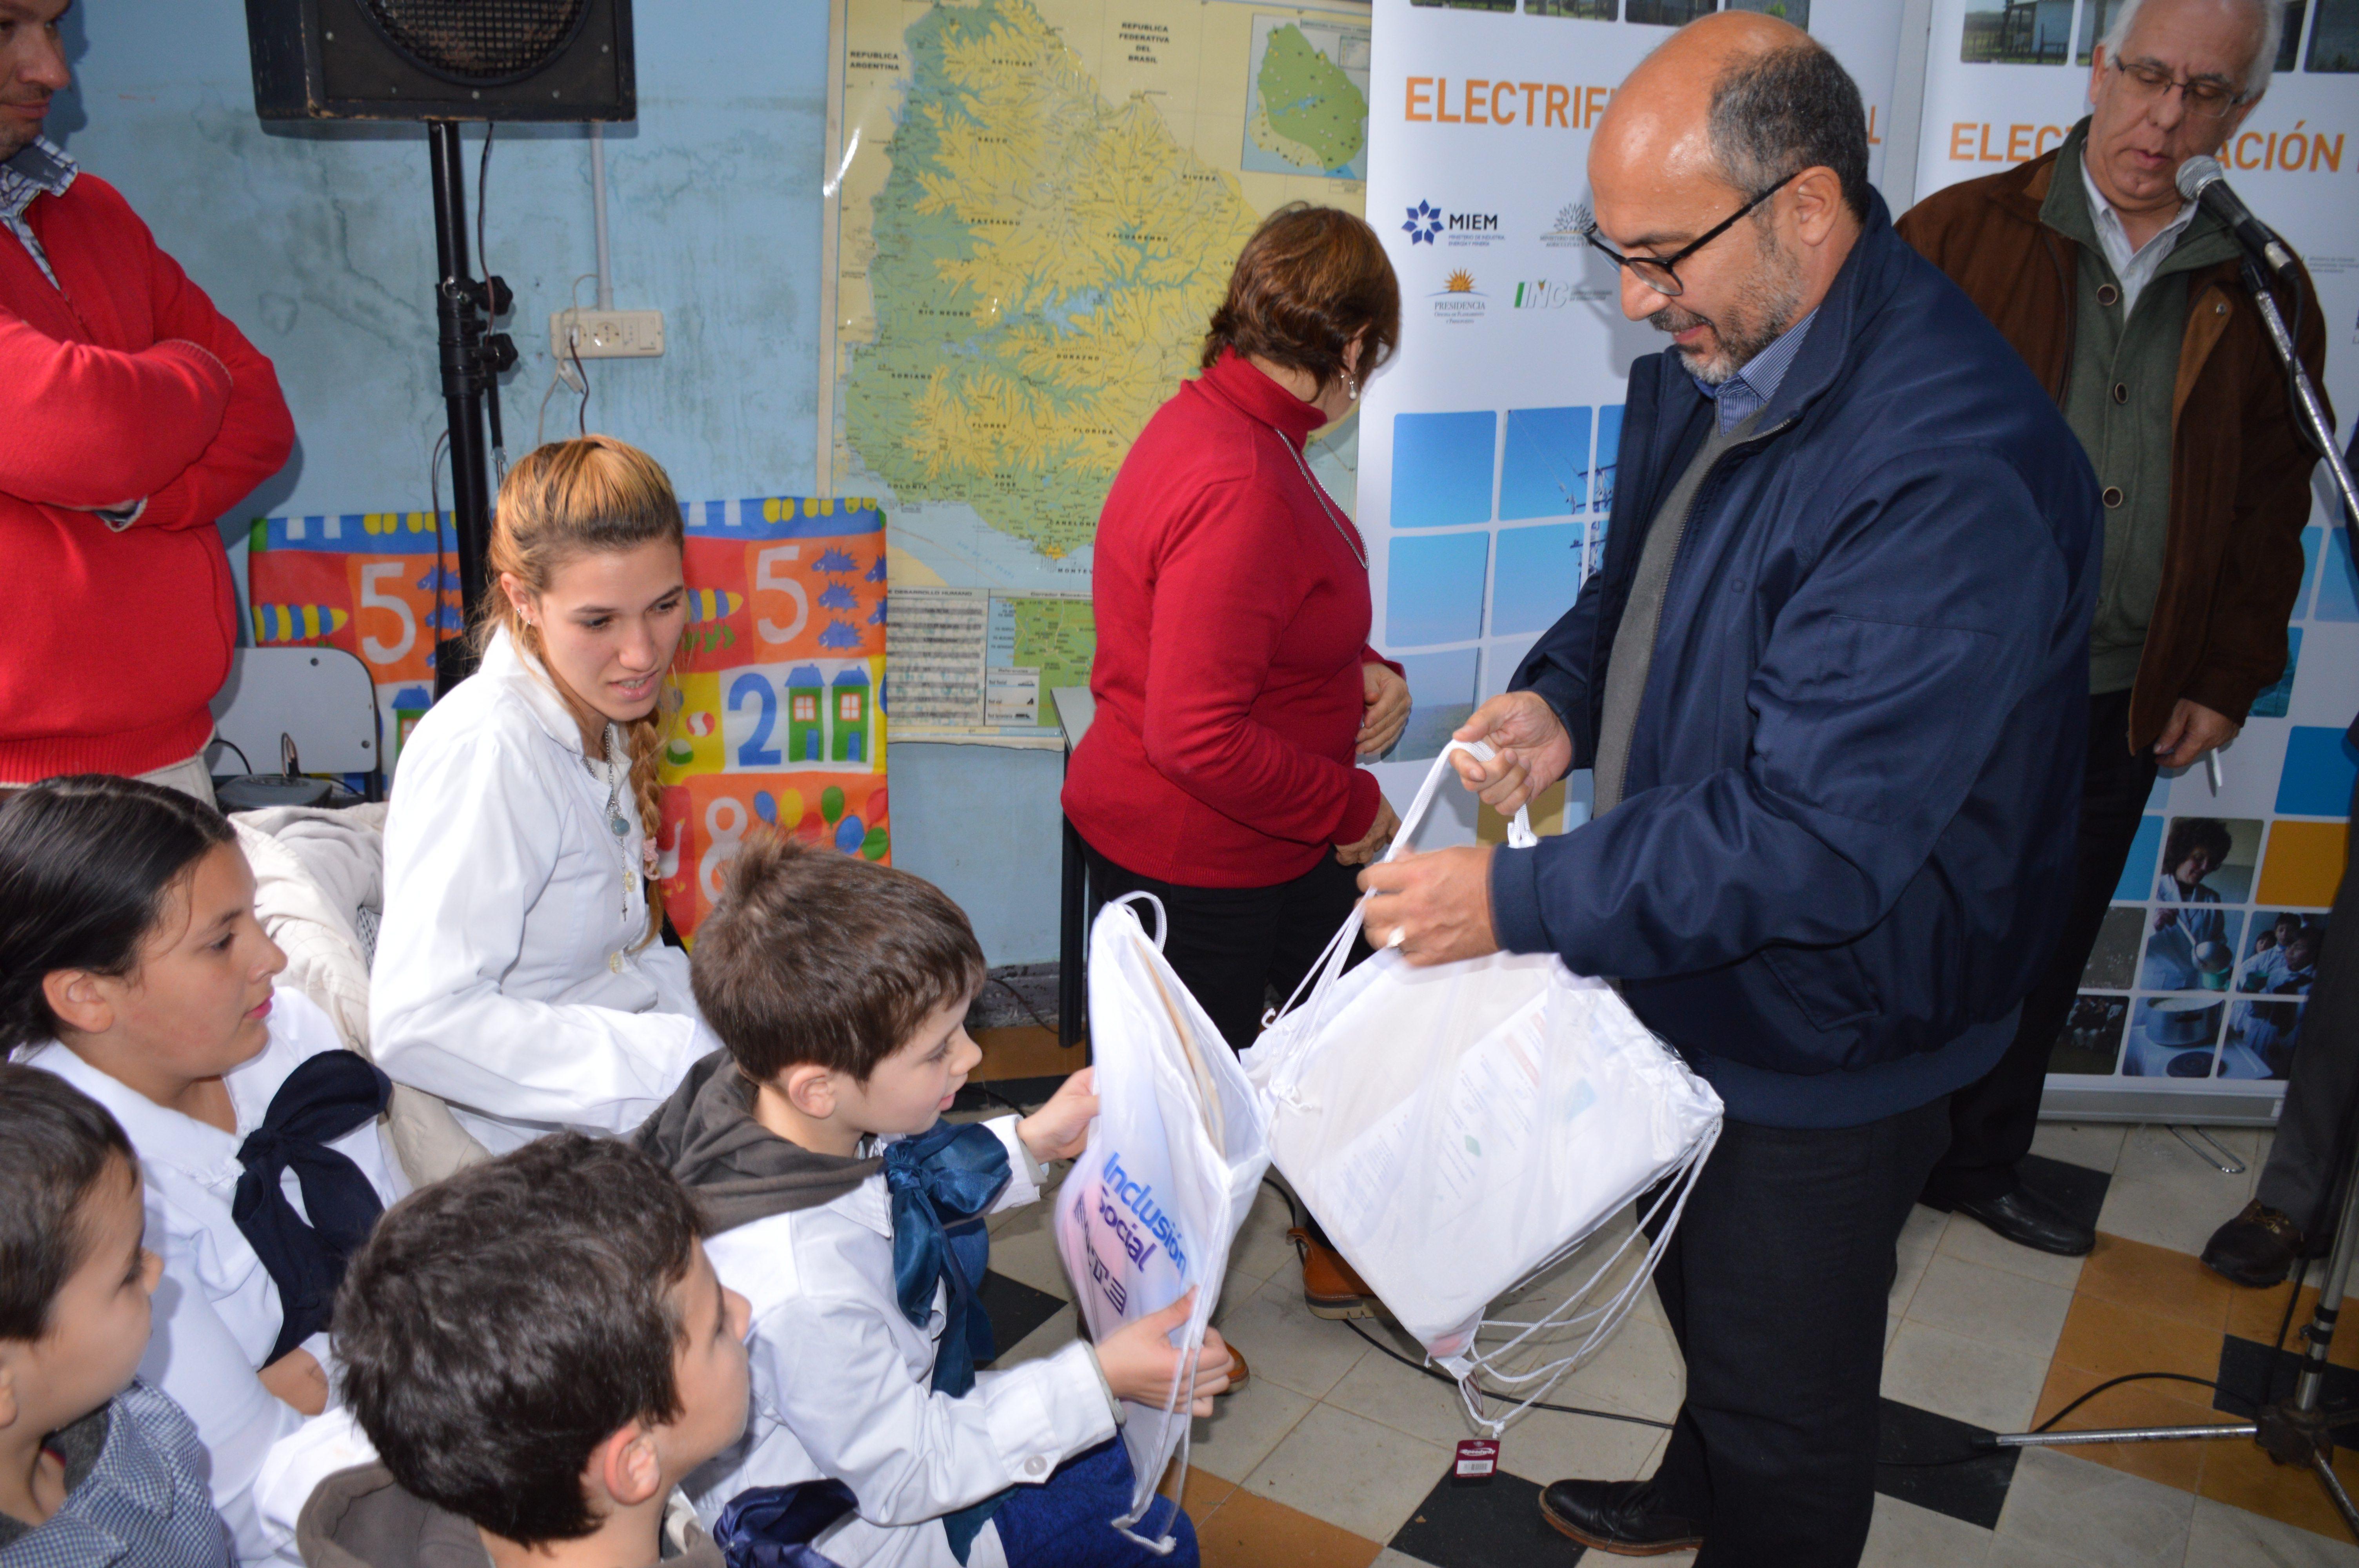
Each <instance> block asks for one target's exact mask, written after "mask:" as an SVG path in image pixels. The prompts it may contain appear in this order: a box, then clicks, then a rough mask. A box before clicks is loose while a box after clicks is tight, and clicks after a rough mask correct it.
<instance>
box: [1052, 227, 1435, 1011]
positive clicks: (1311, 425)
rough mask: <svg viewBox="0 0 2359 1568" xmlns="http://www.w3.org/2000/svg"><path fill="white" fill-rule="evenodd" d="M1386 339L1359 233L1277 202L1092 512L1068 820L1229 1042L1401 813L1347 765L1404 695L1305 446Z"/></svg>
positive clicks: (1385, 732) (1384, 316) (1360, 571)
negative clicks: (1198, 344)
mask: <svg viewBox="0 0 2359 1568" xmlns="http://www.w3.org/2000/svg"><path fill="white" fill-rule="evenodd" d="M1399 331H1400V289H1399V286H1398V285H1397V283H1396V282H1395V280H1394V277H1393V270H1392V264H1391V263H1390V262H1388V261H1386V258H1385V253H1384V250H1383V247H1382V246H1381V245H1380V244H1379V243H1377V240H1376V236H1375V232H1374V231H1372V230H1370V229H1369V227H1368V226H1367V225H1366V224H1365V223H1364V222H1361V221H1360V220H1359V219H1357V218H1355V217H1353V216H1352V215H1351V214H1349V213H1346V212H1341V211H1335V210H1334V209H1332V208H1323V207H1305V206H1299V205H1296V206H1289V207H1285V208H1281V209H1279V210H1278V211H1277V212H1275V213H1273V214H1271V216H1270V217H1269V219H1268V220H1267V221H1266V222H1264V223H1263V224H1262V226H1261V227H1260V229H1259V230H1257V231H1256V232H1255V234H1254V236H1253V238H1252V239H1250V240H1248V241H1247V242H1246V243H1245V250H1244V252H1243V253H1242V254H1240V255H1239V256H1238V258H1237V265H1236V270H1235V272H1234V275H1232V276H1231V277H1230V279H1229V292H1228V298H1227V299H1226V300H1225V301H1224V302H1223V304H1222V306H1221V308H1220V309H1219V310H1217V311H1216V312H1214V313H1213V316H1212V329H1211V330H1210V331H1209V332H1208V333H1207V334H1206V336H1205V339H1204V357H1203V369H1204V373H1203V375H1202V376H1201V378H1199V379H1197V380H1195V381H1190V382H1183V383H1182V384H1180V391H1179V394H1178V395H1176V396H1174V397H1173V398H1172V399H1171V401H1170V402H1169V403H1166V404H1165V405H1164V406H1162V408H1160V409H1159V410H1158V411H1157V413H1156V415H1155V417H1154V418H1152V419H1150V420H1149V421H1147V428H1146V429H1145V430H1144V431H1142V432H1141V433H1140V435H1139V438H1138V440H1137V442H1136V445H1134V446H1133V447H1132V448H1131V449H1130V455H1129V457H1128V458H1126V459H1125V460H1124V462H1123V466H1122V472H1121V473H1120V474H1119V475H1118V476H1116V478H1115V480H1114V489H1113V491H1112V492H1110V493H1109V494H1108V495H1107V497H1106V504H1105V512H1104V514H1103V516H1102V517H1101V518H1100V520H1099V523H1098V533H1097V554H1096V565H1095V570H1094V576H1093V596H1094V599H1095V601H1096V609H1097V637H1098V643H1097V658H1096V662H1095V663H1094V664H1093V665H1092V666H1091V670H1090V690H1091V693H1092V695H1093V697H1096V699H1097V716H1096V718H1095V719H1093V721H1092V723H1091V726H1090V730H1089V733H1088V734H1087V735H1086V736H1084V737H1083V738H1082V743H1081V745H1080V746H1079V747H1078V748H1076V749H1075V751H1074V752H1073V756H1072V762H1071V766H1070V768H1069V770H1068V773H1067V776H1066V783H1065V794H1064V805H1065V815H1066V816H1068V817H1070V818H1071V821H1072V824H1073V826H1074V827H1075V828H1076V829H1078V830H1079V831H1080V833H1081V836H1082V839H1083V841H1084V842H1085V843H1086V844H1087V846H1088V848H1089V862H1090V900H1091V903H1092V906H1093V913H1094V909H1095V906H1097V905H1100V904H1103V903H1104V901H1105V900H1106V899H1108V898H1111V897H1115V896H1118V895H1120V894H1122V893H1125V892H1134V891H1137V890H1141V889H1143V890H1145V891H1147V892H1153V893H1154V894H1156V895H1157V896H1158V898H1160V899H1161V900H1162V901H1163V905H1164V908H1165V910H1166V912H1167V913H1168V915H1169V922H1170V930H1169V935H1168V937H1167V940H1166V942H1165V945H1164V956H1165V957H1167V958H1169V960H1170V962H1171V966H1172V968H1174V969H1176V970H1177V971H1178V972H1179V974H1180V979H1182V980H1183V981H1184V982H1186V984H1187V986H1188V989H1190V991H1192V992H1193V993H1194V994H1195V997H1196V1000H1198V1001H1200V1002H1201V1003H1202V1004H1203V1007H1204V1011H1206V1012H1208V1013H1209V1014H1211V1015H1212V1021H1213V1022H1215V1023H1217V1024H1218V1025H1220V1028H1221V1032H1222V1033H1223V1035H1225V1036H1226V1037H1227V1039H1228V1042H1229V1044H1230V1045H1231V1046H1233V1047H1236V1048H1239V1049H1242V1048H1243V1047H1244V1046H1245V1045H1248V1044H1252V1042H1253V1038H1254V1036H1255V1034H1256V1033H1258V1032H1259V1030H1260V1027H1261V1014H1262V1009H1263V1005H1264V1002H1263V996H1264V992H1265V989H1271V988H1274V989H1276V991H1277V994H1278V995H1279V996H1280V997H1281V998H1283V997H1284V996H1285V995H1287V994H1288V992H1290V991H1291V990H1292V989H1294V987H1295V985H1296V983H1297V982H1298V981H1299V980H1300V979H1301V978H1302V977H1303V975H1304V973H1305V972H1307V971H1308V969H1309V968H1310V963H1311V961H1312V960H1313V959H1314V958H1315V957H1317V956H1318V954H1319V952H1320V950H1321V948H1322V947H1324V946H1326V944H1327V942H1328V940H1329V938H1331V937H1332V936H1333V935H1334V934H1335V931H1336V928H1337V927H1338V926H1340V925H1342V924H1343V921H1344V919H1345V918H1346V917H1347V916H1348V915H1349V914H1351V910H1352V904H1353V901H1354V900H1355V899H1356V898H1357V897H1358V888H1357V886H1356V882H1355V878H1356V877H1357V875H1358V871H1357V868H1358V867H1359V866H1361V865H1364V864H1365V863H1366V862H1367V861H1368V860H1370V859H1372V858H1373V857H1375V856H1376V855H1380V854H1382V853H1383V852H1384V849H1385V847H1386V844H1388V843H1389V842H1390V841H1391V838H1392V835H1393V831H1394V829H1395V828H1396V827H1397V826H1398V819H1397V817H1395V816H1394V815H1393V810H1392V807H1391V806H1389V805H1388V804H1386V801H1385V798H1384V796H1383V795H1382V794H1381V793H1380V792H1379V791H1378V789H1377V787H1376V780H1375V775H1374V774H1372V773H1367V772H1365V771H1364V770H1363V769H1361V768H1359V767H1357V766H1356V765H1355V759H1356V758H1357V757H1360V756H1375V755H1380V754H1381V753H1383V752H1385V751H1386V750H1387V749H1388V748H1389V747H1390V746H1391V745H1392V743H1393V742H1394V741H1396V740H1397V739H1398V738H1399V736H1400V732H1401V727H1402V725H1403V724H1404V723H1406V722H1407V720H1408V683H1407V682H1406V681H1405V680H1403V679H1402V676H1401V672H1400V666H1399V665H1395V664H1392V663H1391V662H1389V661H1387V660H1386V659H1383V658H1381V657H1379V656H1378V655H1377V654H1376V653H1375V650H1374V649H1372V648H1370V647H1369V646H1368V626H1369V601H1368V569H1367V546H1366V545H1365V544H1364V542H1363V541H1362V539H1361V537H1360V534H1359V530H1358V529H1356V528H1354V527H1353V524H1352V520H1351V518H1350V517H1349V516H1348V515H1346V514H1345V513H1344V511H1343V508H1342V507H1340V506H1338V505H1337V504H1335V503H1334V501H1333V500H1332V498H1331V497H1329V496H1328V494H1327V493H1326V492H1325V491H1324V490H1323V489H1321V486H1320V484H1319V481H1317V480H1316V479H1314V478H1313V477H1312V476H1311V473H1310V466H1309V464H1308V463H1307V462H1306V461H1305V460H1304V458H1303V455H1302V444H1303V441H1304V439H1305V438H1307V437H1309V435H1310V432H1311V431H1313V430H1315V429H1317V428H1319V427H1321V426H1322V425H1327V424H1332V422H1333V421H1335V420H1337V419H1339V418H1341V417H1343V415H1344V414H1345V413H1346V412H1347V411H1349V410H1350V408H1351V406H1352V405H1353V403H1354V402H1355V401H1356V400H1357V399H1358V397H1359V393H1360V383H1361V381H1362V379H1363V378H1364V377H1365V376H1366V375H1367V374H1369V373H1373V372H1374V371H1375V368H1376V367H1377V366H1378V365H1380V364H1382V363H1383V362H1384V361H1385V359H1386V356H1388V355H1389V354H1390V353H1391V352H1392V349H1393V344H1394V342H1395V341H1396V340H1397V337H1398V336H1399Z"/></svg>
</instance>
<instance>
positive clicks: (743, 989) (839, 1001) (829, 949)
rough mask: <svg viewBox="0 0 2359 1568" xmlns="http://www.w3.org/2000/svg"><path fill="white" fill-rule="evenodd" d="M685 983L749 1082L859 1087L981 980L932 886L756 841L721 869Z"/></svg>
mask: <svg viewBox="0 0 2359 1568" xmlns="http://www.w3.org/2000/svg"><path fill="white" fill-rule="evenodd" d="M690 975H691V977H692V979H693V980H694V983H695V987H696V1003H697V1006H698V1007H700V1008H701V1009H702V1010H703V1011H704V1018H705V1022H708V1023H710V1024H712V1031H713V1033H716V1034H718V1035H720V1036H721V1041H722V1044H724V1045H726V1046H728V1047H729V1054H730V1055H731V1057H733V1058H734V1060H735V1061H736V1063H737V1065H738V1067H739V1069H740V1070H741V1071H743V1072H744V1073H745V1076H747V1077H749V1078H752V1079H753V1080H754V1081H755V1082H756V1083H769V1082H771V1081H773V1080H774V1079H776V1078H777V1076H778V1075H779V1074H780V1073H783V1072H785V1071H786V1070H787V1069H788V1067H795V1066H801V1065H805V1064H811V1065H818V1066H822V1067H826V1068H828V1069H829V1070H831V1071H833V1072H839V1073H848V1074H850V1075H851V1076H853V1077H854V1078H857V1079H859V1080H861V1081H862V1082H866V1081H867V1078H868V1076H869V1075H870V1074H872V1073H874V1072H875V1070H876V1067H877V1065H878V1064H879V1063H881V1062H883V1061H884V1060H885V1058H886V1057H887V1056H890V1055H891V1054H893V1053H894V1052H896V1051H897V1050H899V1049H900V1048H901V1047H902V1046H904V1045H906V1044H908V1043H909V1040H910V1038H911V1036H913V1035H914V1034H916V1033H917V1031H918V1026H919V1024H920V1023H923V1022H925V1021H926V1019H927V1018H928V1016H929V1015H930V1014H932V1013H935V1012H938V1011H940V1010H941V1009H943V1008H945V1007H949V1006H951V1005H952V1004H954V1003H957V1002H961V1001H963V1000H966V999H967V998H969V997H972V996H973V995H974V993H975V992H976V991H978V990H980V989H983V980H984V963H983V947H982V946H981V945H980V944H979V943H977V942H976V941H975V939H974V928H973V926H971V925H968V924H967V919H966V915H965V914H964V913H963V912H962V911H961V910H960V908H959V906H958V905H957V904H955V903H951V900H950V897H949V895H948V894H946V893H944V892H942V890H941V889H940V888H938V887H936V886H934V884H933V883H931V882H929V881H926V880H924V879H923V878H921V877H914V876H911V875H910V874H909V873H908V872H907V871H895V870H894V869H893V868H892V867H890V866H880V865H877V864H876V863H875V862H874V861H870V860H860V859H858V858H857V857H855V856H852V855H845V854H841V853H839V852H837V851H835V850H833V849H810V848H807V847H805V846H804V845H802V844H799V843H798V842H796V841H795V840H793V839H791V838H786V837H785V836H784V835H781V834H774V833H764V834H759V835H754V836H749V837H748V838H746V840H745V848H744V849H742V850H740V851H739V853H738V855H737V858H736V859H735V860H733V861H731V862H730V865H729V870H728V873H727V880H726V884H725V885H724V886H723V889H722V893H721V898H720V902H719V903H718V904H717V905H716V906H715V907H714V909H713V911H712V914H708V915H707V916H705V918H704V922H703V924H702V925H700V926H698V927H697V932H696V952H695V956H694V957H693V958H692V959H691V960H690Z"/></svg>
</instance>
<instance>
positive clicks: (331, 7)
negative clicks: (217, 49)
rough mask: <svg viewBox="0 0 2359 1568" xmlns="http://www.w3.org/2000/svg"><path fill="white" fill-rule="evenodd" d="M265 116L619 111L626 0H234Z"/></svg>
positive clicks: (627, 98)
mask: <svg viewBox="0 0 2359 1568" xmlns="http://www.w3.org/2000/svg"><path fill="white" fill-rule="evenodd" d="M245 29H246V39H247V42H248V43H249V44H250V45H251V46H252V49H253V52H254V107H255V113H256V114H260V115H261V116H262V118H264V119H266V120H572V121H581V120H629V119H633V118H636V115H637V114H638V85H637V81H636V78H635V75H634V72H633V67H632V59H631V0H245Z"/></svg>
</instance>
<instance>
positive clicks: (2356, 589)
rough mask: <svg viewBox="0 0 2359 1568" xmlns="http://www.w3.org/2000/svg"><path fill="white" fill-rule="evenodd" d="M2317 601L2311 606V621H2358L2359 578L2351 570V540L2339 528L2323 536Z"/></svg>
mask: <svg viewBox="0 0 2359 1568" xmlns="http://www.w3.org/2000/svg"><path fill="white" fill-rule="evenodd" d="M2319 578H2320V581H2319V584H2318V602H2317V603H2316V604H2313V605H2311V606H2310V619H2311V620H2312V621H2359V577H2354V576H2353V575H2352V571H2351V541H2350V539H2349V538H2347V537H2345V536H2344V535H2343V530H2342V529H2340V528H2337V529H2335V530H2333V531H2332V533H2330V534H2328V535H2326V560H2325V562H2324V569H2323V570H2321V572H2320V573H2319Z"/></svg>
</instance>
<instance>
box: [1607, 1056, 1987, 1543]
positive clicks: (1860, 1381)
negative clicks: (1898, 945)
mask: <svg viewBox="0 0 2359 1568" xmlns="http://www.w3.org/2000/svg"><path fill="white" fill-rule="evenodd" d="M1949 1128H1950V1110H1949V1102H1948V1100H1947V1099H1946V1098H1943V1099H1937V1100H1935V1101H1933V1102H1932V1103H1930V1105H1923V1106H1919V1107H1918V1108H1916V1109H1914V1110H1908V1111H1903V1112H1901V1113H1900V1114H1899V1115H1897V1116H1890V1117H1886V1118H1885V1119H1883V1120H1881V1121H1872V1122H1869V1123H1867V1124H1866V1125H1865V1126H1864V1127H1846V1128H1837V1129H1820V1128H1809V1129H1797V1128H1781V1127H1759V1126H1754V1125H1751V1124H1749V1123H1745V1122H1739V1121H1731V1122H1727V1123H1724V1124H1723V1127H1722V1129H1721V1134H1720V1143H1719V1145H1718V1147H1716V1148H1715V1149H1713V1151H1712V1157H1711V1158H1710V1159H1709V1160H1707V1161H1706V1162H1704V1168H1703V1174H1702V1175H1701V1177H1700V1178H1698V1180H1697V1182H1696V1188H1695V1191H1694V1193H1693V1194H1692V1195H1690V1197H1689V1198H1688V1205H1687V1211H1686V1214H1685V1215H1684V1217H1682V1218H1681V1219H1680V1227H1679V1229H1678V1230H1677V1231H1676V1232H1674V1233H1673V1235H1672V1238H1671V1241H1670V1244H1669V1246H1668V1247H1667V1248H1665V1249H1664V1251H1663V1259H1662V1262H1661V1263H1660V1264H1659V1265H1658V1267H1657V1269H1656V1271H1655V1289H1656V1292H1657V1293H1658V1294H1659V1295H1660V1296H1661V1297H1662V1302H1663V1311H1664V1314H1665V1315H1667V1316H1668V1317H1669V1319H1670V1323H1671V1332H1672V1333H1673V1334H1674V1335H1675V1336H1678V1338H1679V1342H1680V1353H1681V1354H1682V1355H1683V1356H1685V1357H1687V1367H1688V1382H1687V1399H1686V1401H1685V1402H1684V1403H1683V1404H1682V1405H1681V1406H1680V1414H1679V1422H1678V1424H1677V1426H1676V1427H1675V1428H1674V1430H1673V1431H1672V1433H1671V1440H1670V1444H1669V1447H1668V1448H1667V1449H1666V1450H1665V1452H1664V1454H1663V1462H1662V1464H1661V1465H1659V1466H1658V1467H1657V1469H1656V1471H1655V1475H1654V1478H1653V1480H1652V1481H1651V1482H1650V1483H1649V1492H1648V1497H1647V1507H1648V1509H1650V1510H1659V1511H1661V1512H1665V1513H1670V1514H1677V1515H1680V1516H1682V1517H1685V1518H1689V1519H1695V1520H1697V1521H1698V1522H1699V1523H1701V1525H1702V1526H1703V1534H1704V1544H1703V1550H1702V1552H1701V1553H1700V1554H1699V1555H1698V1556H1697V1558H1696V1568H1789V1565H1790V1568H1845V1565H1847V1564H1852V1563H1857V1562H1858V1561H1859V1554H1860V1551H1861V1549H1862V1548H1863V1547H1864V1545H1865V1543H1866V1541H1867V1526H1868V1520H1869V1519H1870V1518H1871V1517H1872V1516H1873V1515H1874V1513H1875V1444H1876V1411H1877V1404H1876V1390H1877V1387H1878V1385H1879V1383H1880V1382H1881V1381H1882V1377H1883V1370H1884V1328H1885V1312H1886V1301H1887V1299H1888V1297H1889V1295H1890V1293H1891V1290H1892V1277H1893V1269H1894V1261H1895V1260H1894V1247H1895V1244H1896V1243H1897V1241H1898V1239H1899V1237H1900V1227H1901V1226H1902V1224H1903V1223H1904V1222H1905V1221H1906V1220H1907V1219H1908V1207H1909V1204H1910V1201H1911V1200H1912V1199H1914V1198H1915V1197H1916V1195H1917V1192H1918V1189H1919V1188H1920V1187H1921V1186H1922V1185H1923V1184H1924V1181H1925V1173H1926V1172H1927V1171H1929V1170H1930V1169H1931V1168H1932V1165H1933V1162H1934V1161H1936V1160H1937V1159H1939V1158H1940V1153H1941V1149H1942V1146H1943V1145H1944V1144H1945V1143H1946V1142H1947V1141H1948V1140H1949Z"/></svg>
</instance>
